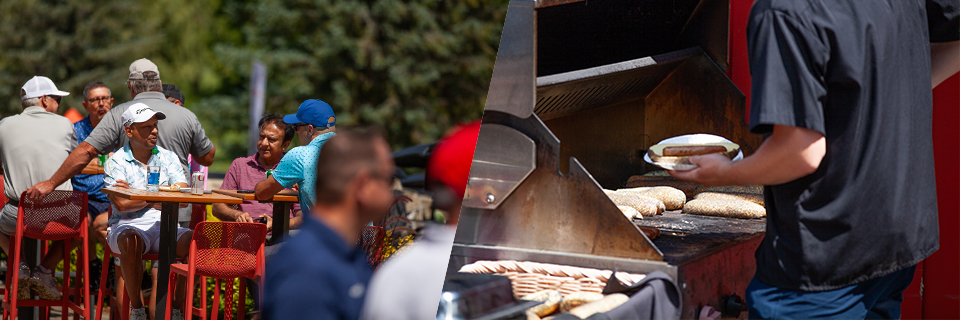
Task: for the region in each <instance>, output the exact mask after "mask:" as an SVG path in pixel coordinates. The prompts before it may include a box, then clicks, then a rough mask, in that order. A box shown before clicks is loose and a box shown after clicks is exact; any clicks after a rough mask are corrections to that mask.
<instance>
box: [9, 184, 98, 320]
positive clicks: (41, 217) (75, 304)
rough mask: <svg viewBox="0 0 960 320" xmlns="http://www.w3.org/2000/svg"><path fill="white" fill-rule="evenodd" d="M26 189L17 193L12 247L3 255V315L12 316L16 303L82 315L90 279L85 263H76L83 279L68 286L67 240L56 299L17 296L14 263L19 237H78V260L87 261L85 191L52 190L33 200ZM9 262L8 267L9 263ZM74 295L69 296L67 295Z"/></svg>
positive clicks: (17, 262) (17, 259) (87, 303)
mask: <svg viewBox="0 0 960 320" xmlns="http://www.w3.org/2000/svg"><path fill="white" fill-rule="evenodd" d="M25 195H26V192H24V194H23V195H21V196H20V206H19V209H18V213H17V229H16V231H15V232H14V234H13V235H12V237H11V238H10V248H11V249H12V251H13V254H12V256H11V257H9V258H8V259H7V266H8V268H7V269H8V271H7V284H8V286H7V290H6V291H7V292H9V294H6V295H4V301H3V309H4V313H3V314H4V318H5V319H16V318H17V308H18V307H33V306H40V307H51V306H61V307H62V308H63V309H62V310H63V311H62V313H63V317H64V318H66V317H67V314H68V312H69V311H70V310H73V312H74V317H75V318H78V317H79V316H80V315H84V316H86V314H87V312H89V310H90V286H89V285H88V284H89V283H90V279H89V274H90V273H89V270H87V268H88V265H87V264H86V263H78V264H79V265H78V266H77V277H78V278H81V277H82V279H83V281H82V283H81V282H80V281H74V287H73V288H71V287H70V276H69V273H70V247H71V245H70V241H64V248H63V249H64V250H63V251H64V254H63V257H64V258H63V269H64V275H65V276H64V277H63V286H58V287H57V289H58V290H60V292H61V293H63V297H62V298H61V299H60V300H22V301H21V300H19V299H17V290H18V286H19V277H17V276H16V275H17V273H18V272H17V266H19V265H20V244H21V243H22V242H23V237H29V238H34V239H38V240H41V241H57V240H69V239H80V240H81V244H80V249H81V253H80V256H81V257H80V259H82V260H80V261H89V259H88V257H89V249H90V248H89V247H88V245H87V193H86V192H83V191H60V190H54V191H53V192H51V193H50V195H48V196H47V197H46V198H45V199H44V201H43V202H42V203H34V202H32V201H30V200H29V199H27V198H26V196H25ZM11 266H12V267H11ZM71 296H73V297H74V299H73V300H71V299H70V297H71Z"/></svg>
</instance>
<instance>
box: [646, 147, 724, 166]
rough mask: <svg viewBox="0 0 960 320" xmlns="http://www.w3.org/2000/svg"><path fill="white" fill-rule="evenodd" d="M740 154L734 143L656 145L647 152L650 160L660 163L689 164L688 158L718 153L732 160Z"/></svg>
mask: <svg viewBox="0 0 960 320" xmlns="http://www.w3.org/2000/svg"><path fill="white" fill-rule="evenodd" d="M739 152H740V145H738V144H736V143H704V144H656V145H653V146H651V147H650V149H648V150H647V154H648V155H649V156H650V160H652V161H653V162H661V163H683V164H689V163H690V157H691V156H695V155H705V154H712V153H718V154H721V155H723V156H725V157H727V158H730V159H733V158H734V157H736V156H737V154H738V153H739Z"/></svg>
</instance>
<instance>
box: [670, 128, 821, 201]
mask: <svg viewBox="0 0 960 320" xmlns="http://www.w3.org/2000/svg"><path fill="white" fill-rule="evenodd" d="M826 152H827V143H826V139H825V138H824V137H823V134H821V133H820V132H817V131H813V130H810V129H805V128H800V127H791V126H781V125H775V126H774V127H773V134H772V135H771V136H770V137H769V138H767V139H766V140H764V141H763V144H761V145H760V148H758V149H757V152H755V153H754V154H752V155H750V156H749V157H746V158H743V160H740V161H737V162H732V161H730V159H728V158H727V157H724V156H721V155H718V154H711V155H705V156H693V157H690V162H691V163H693V164H696V165H698V166H699V168H697V169H693V170H690V171H668V172H669V173H670V174H671V175H673V176H674V177H676V178H678V179H681V180H689V181H694V182H697V183H700V184H703V185H705V186H727V185H777V184H783V183H787V182H790V181H793V180H796V179H799V178H802V177H804V176H806V175H809V174H811V173H813V172H814V171H817V168H819V167H820V161H822V160H823V156H824V155H825V154H826Z"/></svg>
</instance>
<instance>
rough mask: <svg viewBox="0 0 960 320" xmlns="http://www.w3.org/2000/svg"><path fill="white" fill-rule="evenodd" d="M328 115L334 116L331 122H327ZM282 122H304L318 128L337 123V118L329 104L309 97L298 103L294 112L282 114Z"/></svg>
mask: <svg viewBox="0 0 960 320" xmlns="http://www.w3.org/2000/svg"><path fill="white" fill-rule="evenodd" d="M330 117H334V118H333V122H327V119H330ZM283 122H286V123H289V124H295V123H306V124H309V125H313V126H314V127H318V128H328V127H332V126H333V125H335V124H337V118H336V116H335V115H334V114H333V108H331V107H330V105H329V104H327V103H326V102H323V101H320V100H317V99H309V100H307V101H304V102H303V103H301V104H300V108H299V109H297V113H296V114H288V115H286V116H284V117H283Z"/></svg>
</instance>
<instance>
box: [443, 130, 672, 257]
mask: <svg viewBox="0 0 960 320" xmlns="http://www.w3.org/2000/svg"><path fill="white" fill-rule="evenodd" d="M484 123H498V124H503V125H506V126H508V127H511V128H514V129H517V130H518V131H520V132H521V133H524V134H525V135H527V136H528V137H530V138H532V139H533V140H534V142H536V145H537V157H536V159H537V166H536V169H535V170H534V171H533V172H532V173H530V175H529V176H527V178H526V179H525V180H523V182H522V183H521V184H520V185H519V186H518V187H517V188H516V190H514V191H513V193H512V194H511V195H510V196H509V197H508V198H506V199H505V200H504V201H503V203H502V204H501V205H500V206H499V207H497V208H496V209H494V210H483V209H475V208H468V207H465V208H464V210H462V211H461V214H460V222H459V224H458V228H457V235H456V238H455V242H456V243H459V244H476V245H491V246H505V247H514V248H526V249H533V250H545V251H555V252H567V253H578V254H593V255H600V256H608V257H618V258H630V259H646V260H654V261H661V260H663V254H662V253H660V251H659V250H657V248H656V247H654V246H653V244H652V243H651V242H650V240H649V239H647V238H646V236H644V235H643V234H642V233H641V232H640V230H639V229H638V228H637V226H635V225H634V224H633V223H631V222H630V220H629V219H627V218H626V217H625V216H624V215H623V214H622V213H621V212H620V210H619V209H618V208H617V207H616V205H614V204H613V202H611V201H610V199H609V198H607V196H606V195H605V194H604V193H603V192H602V191H601V190H600V186H599V185H598V184H597V182H596V181H594V180H593V178H592V177H591V176H590V174H589V173H588V172H587V171H586V170H585V169H584V168H583V167H582V166H581V165H580V163H579V162H577V160H576V159H572V158H571V159H569V160H568V161H569V166H570V172H569V173H567V174H562V173H560V171H559V170H558V166H557V163H558V160H560V158H559V154H558V153H559V148H558V147H559V141H558V140H557V138H556V137H555V136H554V135H553V134H552V133H551V132H550V130H549V129H547V127H546V126H545V125H544V124H543V122H541V121H540V120H539V119H538V118H537V117H536V116H533V117H530V118H527V119H519V118H516V117H512V116H509V115H507V114H503V113H497V112H487V113H486V114H485V115H484ZM565 160H566V159H565Z"/></svg>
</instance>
